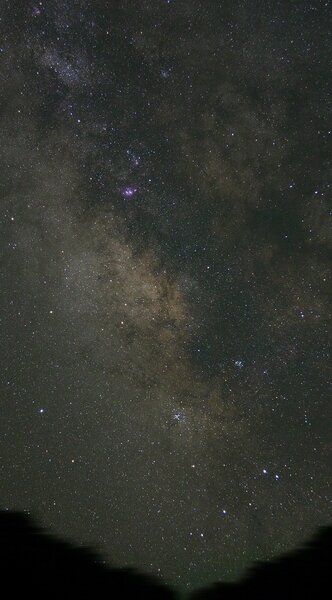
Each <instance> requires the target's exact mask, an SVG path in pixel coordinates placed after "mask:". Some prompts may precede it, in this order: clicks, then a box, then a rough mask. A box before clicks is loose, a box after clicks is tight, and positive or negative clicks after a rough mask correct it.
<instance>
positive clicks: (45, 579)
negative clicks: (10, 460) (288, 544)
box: [0, 511, 332, 600]
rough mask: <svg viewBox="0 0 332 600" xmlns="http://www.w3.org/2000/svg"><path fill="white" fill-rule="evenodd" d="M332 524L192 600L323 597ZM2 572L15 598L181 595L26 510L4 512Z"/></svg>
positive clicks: (169, 598)
mask: <svg viewBox="0 0 332 600" xmlns="http://www.w3.org/2000/svg"><path fill="white" fill-rule="evenodd" d="M331 550H332V527H324V528H321V529H320V530H319V531H318V533H317V534H316V536H314V538H313V539H311V540H310V541H309V542H308V543H307V544H305V545H304V546H303V547H302V548H300V549H298V550H296V551H294V552H291V553H289V554H286V555H283V556H281V557H280V558H276V559H275V560H273V561H271V562H266V563H257V564H255V565H254V566H253V567H252V568H251V569H250V570H249V571H248V572H247V573H246V574H245V576H244V578H243V579H242V580H241V581H239V582H236V583H216V584H214V585H212V586H209V587H208V588H206V589H201V590H198V591H195V592H192V593H191V594H189V598H190V599H191V600H203V599H206V600H217V599H225V600H230V599H244V598H257V599H263V598H264V599H269V598H271V599H277V598H278V600H280V599H281V598H282V599H294V598H302V599H308V600H309V598H310V599H320V598H328V597H329V593H330V585H329V579H330V570H331V566H332V565H331V556H332V552H331ZM0 576H1V585H2V589H3V590H8V592H6V594H8V595H9V596H10V597H16V595H17V596H18V597H27V596H30V595H32V597H33V598H37V599H39V598H47V599H51V600H52V599H55V598H59V599H60V598H61V599H67V598H68V600H69V599H70V600H73V599H75V598H83V597H84V598H89V597H91V598H105V599H106V598H109V599H110V600H113V599H120V598H121V599H122V598H139V599H142V600H143V599H146V600H150V599H151V600H152V599H157V598H158V599H160V600H175V599H176V598H177V597H178V596H177V593H176V592H175V591H174V590H173V589H171V588H169V587H167V586H166V585H162V584H161V583H160V582H159V581H158V580H157V579H156V578H154V577H152V576H149V575H144V574H141V573H139V572H137V571H136V570H135V569H127V568H115V567H112V566H106V565H105V564H104V562H103V561H102V558H101V557H100V556H99V555H98V554H97V553H95V552H94V551H93V550H90V549H86V548H78V547H75V546H74V545H72V544H70V543H67V542H65V541H63V540H62V539H59V538H57V537H55V536H53V535H50V534H49V533H47V532H45V531H44V530H43V529H41V528H40V527H38V526H37V525H36V524H35V523H34V521H33V519H32V518H31V517H30V516H29V515H27V514H26V513H18V512H9V511H2V512H0ZM3 597H6V595H5V596H3Z"/></svg>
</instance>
